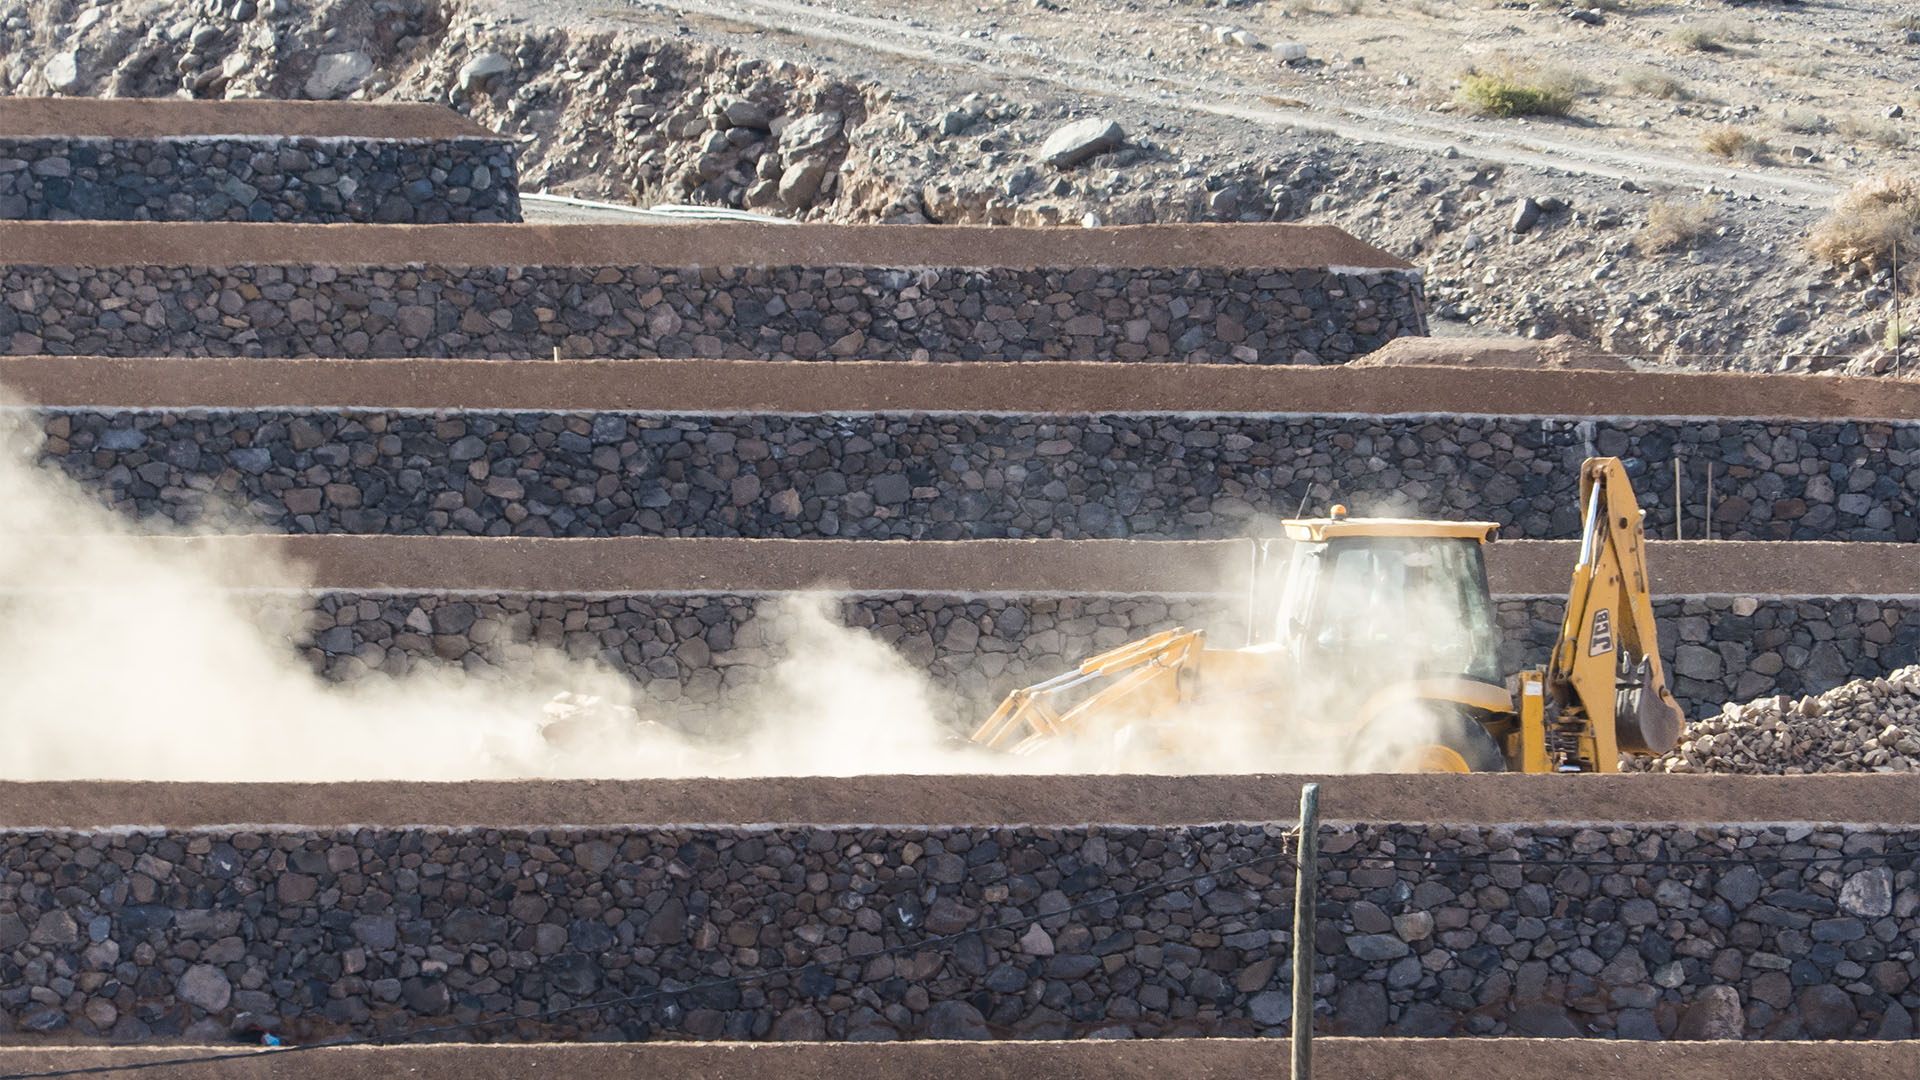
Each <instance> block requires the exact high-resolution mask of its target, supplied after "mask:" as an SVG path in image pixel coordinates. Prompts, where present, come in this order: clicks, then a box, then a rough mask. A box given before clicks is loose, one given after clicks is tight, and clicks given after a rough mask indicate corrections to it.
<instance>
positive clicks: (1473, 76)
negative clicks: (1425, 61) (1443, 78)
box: [1460, 71, 1574, 116]
mask: <svg viewBox="0 0 1920 1080" xmlns="http://www.w3.org/2000/svg"><path fill="white" fill-rule="evenodd" d="M1460 96H1461V97H1463V98H1465V99H1466V102H1467V104H1469V105H1472V106H1473V107H1474V108H1476V109H1478V110H1480V111H1481V112H1483V113H1486V114H1487V115H1489V116H1565V115H1567V110H1568V109H1571V108H1573V96H1574V89H1573V88H1572V87H1570V86H1569V85H1567V83H1566V81H1565V80H1564V79H1534V78H1529V77H1528V76H1525V75H1521V74H1519V73H1516V72H1511V71H1508V72H1500V73H1497V74H1496V73H1491V72H1478V71H1475V72H1468V73H1467V75H1466V76H1465V78H1463V79H1462V80H1461V84H1460Z"/></svg>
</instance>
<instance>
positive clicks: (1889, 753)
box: [1634, 665, 1920, 776]
mask: <svg viewBox="0 0 1920 1080" xmlns="http://www.w3.org/2000/svg"><path fill="white" fill-rule="evenodd" d="M1917 766H1920V665H1916V666H1912V667H1904V668H1901V669H1899V670H1897V671H1895V672H1893V673H1891V674H1889V675H1887V676H1886V677H1885V678H1874V679H1856V680H1854V681H1852V682H1849V683H1846V684H1845V685H1843V686H1837V687H1834V688H1833V689H1832V690H1829V691H1827V692H1826V693H1824V694H1821V695H1819V696H1817V697H1802V698H1800V699H1798V700H1790V699H1788V698H1787V697H1786V696H1785V695H1780V696H1776V697H1770V698H1761V699H1759V700H1757V701H1750V702H1747V703H1746V704H1744V705H1736V704H1731V703H1729V704H1728V705H1727V706H1726V708H1725V709H1723V710H1722V711H1721V712H1720V713H1719V714H1717V715H1715V716H1710V717H1708V718H1706V719H1704V720H1699V721H1696V722H1694V723H1692V724H1689V725H1688V726H1687V730H1686V731H1685V732H1684V733H1683V734H1682V736H1681V740H1680V745H1679V746H1677V747H1675V748H1674V749H1673V750H1671V751H1669V752H1668V753H1666V754H1663V755H1661V756H1660V757H1657V758H1652V759H1640V760H1637V761H1636V762H1635V765H1634V767H1635V768H1636V770H1640V771H1647V772H1670V773H1764V774H1772V775H1786V776H1798V775H1802V774H1806V773H1832V772H1912V771H1914V770H1915V769H1916V767H1917Z"/></svg>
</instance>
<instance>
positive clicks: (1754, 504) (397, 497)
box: [0, 303, 1920, 541]
mask: <svg viewBox="0 0 1920 1080" xmlns="http://www.w3.org/2000/svg"><path fill="white" fill-rule="evenodd" d="M5 310H7V308H6V307H5V305H4V303H0V311H5ZM1039 404H1043V403H1036V405H1039ZM45 429H46V433H47V438H46V446H45V450H44V456H45V457H46V458H47V459H49V460H51V461H54V462H56V463H57V464H58V465H59V466H60V467H61V468H62V469H63V470H65V471H66V472H67V473H68V474H69V475H70V476H72V477H74V478H76V479H78V480H81V481H83V482H87V483H91V484H99V485H102V486H103V487H104V489H105V490H106V491H107V492H108V493H109V494H108V496H107V497H108V498H109V499H111V501H113V502H114V503H115V504H116V505H119V506H121V507H123V508H125V509H126V510H128V511H129V512H133V513H137V514H140V515H143V516H144V515H156V514H157V515H163V516H165V517H168V518H170V519H172V520H174V521H178V522H194V521H200V520H202V519H203V518H205V517H206V516H207V515H208V512H209V507H210V506H211V505H214V504H215V503H216V502H218V503H223V504H225V505H230V506H237V507H243V508H244V512H243V514H242V516H243V517H244V518H246V519H247V525H246V527H248V528H253V529H266V530H271V531H285V532H299V533H317V532H352V533H434V534H446V533H453V534H473V535H493V536H502V535H509V534H511V535H520V536H613V535H649V536H748V537H795V538H819V537H843V538H849V539H868V538H883V539H936V540H950V539H974V538H983V537H1066V538H1084V537H1133V538H1138V539H1183V538H1208V537H1224V536H1236V535H1244V534H1245V533H1247V532H1248V531H1249V530H1253V529H1258V528H1259V527H1260V526H1259V525H1258V524H1257V519H1260V518H1265V517H1282V516H1288V515H1291V514H1293V513H1294V512H1295V511H1296V510H1298V508H1299V507H1300V505H1301V501H1302V500H1303V499H1305V500H1306V502H1307V505H1308V507H1309V508H1310V509H1317V508H1324V507H1325V506H1326V505H1328V504H1329V503H1331V502H1334V501H1341V502H1345V503H1346V504H1348V505H1349V506H1350V507H1352V508H1353V509H1354V511H1355V512H1356V513H1366V512H1369V511H1385V512H1413V513H1417V514H1420V515H1425V516H1433V517H1442V518H1482V519H1486V520H1491V521H1496V522H1499V523H1501V524H1502V525H1503V526H1504V527H1505V529H1504V532H1505V535H1507V536H1508V537H1509V538H1524V539H1564V538H1570V537H1573V536H1575V535H1576V533H1577V531H1578V523H1579V514H1580V507H1579V505H1578V504H1579V497H1578V483H1579V464H1580V461H1581V460H1582V459H1583V458H1584V457H1586V456H1588V455H1590V454H1593V453H1600V454H1607V455H1615V456H1620V457H1624V458H1626V459H1627V462H1628V471H1629V473H1630V474H1632V475H1633V477H1634V483H1635V484H1636V486H1637V487H1638V488H1639V490H1640V498H1641V502H1642V505H1643V506H1644V508H1645V509H1646V512H1647V529H1648V532H1649V533H1650V534H1652V535H1655V536H1671V535H1672V531H1673V513H1674V510H1673V501H1674V500H1673V483H1674V481H1673V472H1672V461H1673V458H1674V455H1675V454H1676V453H1678V454H1679V455H1680V457H1681V460H1682V462H1683V464H1684V466H1685V469H1686V470H1687V472H1688V473H1689V474H1690V475H1689V476H1688V478H1687V487H1686V492H1685V502H1686V504H1687V506H1686V509H1687V520H1686V522H1685V531H1686V535H1687V536H1689V537H1699V536H1702V535H1703V534H1704V524H1705V522H1704V516H1703V512H1702V501H1703V494H1704V490H1705V487H1706V483H1705V481H1706V473H1707V469H1708V466H1709V464H1711V465H1712V467H1713V469H1714V494H1715V499H1716V502H1715V508H1714V519H1715V520H1714V528H1713V537H1714V538H1715V539H1723V540H1748V539H1760V540H1783V539H1792V540H1881V541H1888V540H1899V541H1911V540H1915V539H1920V519H1916V517H1915V512H1916V505H1917V504H1920V469H1916V468H1914V463H1915V461H1916V448H1920V424H1914V423H1878V422H1876V423H1866V422H1846V421H1827V422H1794V421H1760V420H1742V421H1722V422H1718V423H1700V422H1695V421H1666V420H1622V421H1614V422H1601V421H1588V422H1582V423H1578V424H1575V423H1571V422H1568V421H1561V420H1538V419H1504V418H1491V417H1472V416H1469V417H1461V418H1437V417H1414V418H1388V419H1366V418H1356V417H1336V416H1307V417H1296V416H1259V417H1251V416H1232V415H1229V416H1196V415H1186V414H1179V415H1159V416H1088V417H1073V416H1069V417H1047V416H1004V415H1003V416H993V415H976V414H969V415H946V414H923V413H913V414H901V415H869V414H856V415H834V416H785V415H728V416H724V417H721V416H711V415H674V416H658V415H645V414H631V413H607V412H603V413H557V412H514V413H505V412H436V413H420V412H405V411H400V410H372V411H364V410H318V411H309V410H288V411H275V412H260V411H242V410H191V411H181V412H158V411H153V412H135V413H126V412H103V411H98V410H85V409H76V410H47V411H46V420H45Z"/></svg>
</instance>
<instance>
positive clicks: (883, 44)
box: [598, 0, 1843, 207]
mask: <svg viewBox="0 0 1920 1080" xmlns="http://www.w3.org/2000/svg"><path fill="white" fill-rule="evenodd" d="M632 6H633V7H634V8H635V9H636V10H639V11H647V12H651V13H656V14H659V15H661V16H663V17H671V15H672V14H674V13H677V14H679V15H680V16H682V17H684V16H688V15H698V16H705V17H706V18H707V19H709V20H714V21H715V22H716V23H717V24H718V25H720V26H722V27H724V26H727V25H728V24H732V25H736V26H737V25H738V24H747V25H749V26H754V27H759V28H762V29H765V30H769V31H776V32H778V33H781V34H785V35H792V36H795V37H798V38H802V39H804V40H807V41H809V42H812V43H814V44H816V45H827V46H835V47H854V48H858V49H862V50H866V51H869V52H875V53H881V54H885V55H886V56H889V57H893V58H898V59H904V60H908V61H913V62H916V63H925V64H933V65H938V66H943V67H947V68H951V69H954V70H955V71H964V72H965V73H966V74H968V75H969V76H971V77H975V78H978V77H980V76H982V75H987V74H991V75H994V76H997V77H999V78H1001V79H1004V80H1007V81H1009V82H1015V81H1033V82H1041V83H1049V84H1052V85H1054V86H1057V87H1059V88H1061V89H1065V90H1070V91H1073V92H1075V93H1080V94H1089V95H1097V96H1100V97H1105V98H1109V99H1116V100H1120V101H1131V102H1135V103H1138V104H1141V105H1149V106H1157V107H1161V108H1172V109H1177V110H1182V111H1186V112H1190V113H1195V114H1207V115H1212V116H1221V117H1229V118H1232V119H1236V120H1246V121H1252V122H1254V123H1256V124H1260V125H1262V126H1263V127H1266V128H1269V129H1273V130H1275V131H1277V132H1285V131H1287V130H1289V129H1296V128H1297V129H1301V130H1303V131H1310V132H1314V133H1316V134H1320V135H1327V136H1333V137H1336V138H1340V139H1351V140H1356V141H1360V142H1368V143H1377V144H1381V145H1385V146H1391V147H1395V148H1398V149H1405V150H1416V151H1420V152H1423V153H1431V154H1443V155H1444V154H1446V153H1447V152H1448V150H1449V149H1452V150H1454V151H1457V152H1459V153H1462V154H1470V155H1472V156H1474V157H1477V158H1480V159H1482V160H1487V161H1497V162H1501V163H1503V164H1508V165H1525V166H1530V167H1533V168H1539V169H1559V170H1563V171H1566V172H1569V173H1574V174H1579V175H1585V176H1596V177H1601V178H1605V179H1609V180H1633V181H1635V182H1637V183H1664V184H1671V185H1674V186H1678V187H1693V188H1702V187H1706V186H1709V185H1713V186H1716V187H1718V188H1719V189H1721V190H1723V191H1728V192H1732V193H1735V194H1738V195H1741V196H1746V195H1753V196H1756V197H1758V198H1760V199H1762V200H1766V201H1770V202H1781V203H1785V204H1789V205H1793V206H1803V207H1810V206H1824V205H1826V204H1827V203H1829V202H1831V201H1832V199H1833V197H1834V196H1835V195H1837V194H1838V193H1839V192H1840V190H1841V188H1842V186H1843V185H1841V184H1839V183H1836V182H1834V181H1832V180H1828V179H1825V178H1822V177H1818V176H1813V175H1808V174H1807V172H1806V171H1805V170H1797V171H1795V170H1787V169H1781V168H1762V167H1750V168H1743V169H1738V170H1734V169H1729V168H1728V167H1727V166H1726V165H1725V164H1724V163H1711V162H1705V161H1701V160H1699V159H1698V155H1694V156H1693V157H1692V158H1687V157H1681V156H1678V155H1675V154H1667V153H1656V152H1648V151H1634V150H1630V149H1624V148H1616V147H1611V146H1607V145H1603V144H1601V143H1599V142H1596V141H1580V140H1576V139H1572V138H1567V137H1564V136H1561V135H1556V134H1550V133H1549V132H1551V131H1552V130H1553V129H1552V128H1548V127H1545V126H1544V125H1535V126H1533V127H1531V128H1528V129H1525V130H1521V129H1516V128H1514V127H1513V126H1511V125H1500V124H1491V123H1476V122H1473V121H1470V120H1464V119H1455V118H1452V117H1450V116H1447V115H1445V114H1441V113H1433V112H1426V111H1421V110H1417V109H1412V108H1406V107H1399V106H1391V105H1387V106H1378V105H1367V104H1363V103H1359V102H1356V101H1352V100H1342V99H1341V98H1339V97H1337V96H1335V95H1331V94H1326V93H1320V92H1315V91H1312V90H1307V89H1301V88H1290V89H1289V90H1288V92H1287V96H1286V97H1285V98H1283V99H1280V100H1283V101H1285V102H1287V104H1284V105H1276V104H1272V103H1271V101H1272V100H1274V98H1275V95H1274V93H1273V86H1272V84H1271V82H1255V81H1251V80H1250V79H1249V78H1248V77H1247V76H1244V75H1240V74H1237V73H1224V74H1221V73H1216V74H1215V75H1214V76H1213V77H1210V78H1206V79H1201V78H1197V77H1194V76H1191V75H1186V74H1182V73H1181V72H1179V71H1177V70H1175V69H1173V68H1172V67H1171V66H1169V65H1167V64H1164V63H1157V62H1155V61H1154V60H1151V59H1148V58H1146V57H1145V56H1143V55H1139V54H1135V56H1134V57H1133V58H1132V62H1131V63H1130V64H1128V65H1125V66H1120V67H1116V65H1115V64H1114V63H1113V60H1112V59H1111V58H1109V57H1102V56H1098V55H1092V54H1089V53H1088V52H1086V51H1085V50H1084V49H1083V48H1082V47H1081V45H1080V44H1078V43H1077V42H1078V41H1084V40H1086V39H1085V38H1077V40H1076V37H1075V36H1063V37H1061V38H1057V39H1056V38H1047V37H1039V36H1031V35H1028V34H1010V35H996V36H991V37H978V36H974V35H972V34H968V33H961V32H956V31H954V30H948V29H942V28H940V27H938V26H931V25H927V24H926V23H925V22H924V21H921V20H918V19H914V18H913V17H912V14H911V13H912V12H924V11H925V10H926V9H925V8H923V7H921V6H918V5H915V6H913V7H902V6H900V5H897V4H893V3H888V2H884V0H879V2H876V0H840V2H838V3H833V4H825V3H808V2H806V0H680V2H676V3H674V4H673V5H671V6H670V7H669V6H668V5H663V4H654V3H636V4H633V5H632ZM606 10H607V9H605V8H604V7H602V8H598V11H600V12H605V11H606ZM1063 21H1064V20H1063Z"/></svg>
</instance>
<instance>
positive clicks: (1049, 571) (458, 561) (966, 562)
mask: <svg viewBox="0 0 1920 1080" xmlns="http://www.w3.org/2000/svg"><path fill="white" fill-rule="evenodd" d="M138 542H139V543H142V544H147V545H151V546H153V547H156V548H160V549H174V548H179V547H189V548H195V549H199V550H201V551H204V552H205V553H206V554H207V556H208V558H209V559H211V560H213V561H214V562H215V563H217V564H218V565H221V566H227V567H237V568H246V567H254V568H259V567H265V566H271V565H275V564H278V565H282V566H285V565H287V564H292V565H293V566H294V567H295V568H296V570H297V571H298V572H297V573H296V574H295V575H294V576H292V577H290V578H289V577H280V576H277V575H272V574H255V575H254V576H251V577H245V578H240V579H237V580H234V581H233V582H232V584H234V585H238V586H254V587H262V588H279V587H286V586H293V587H304V586H309V585H310V586H311V587H312V588H314V589H326V590H339V591H348V592H451V591H481V592H485V591H499V592H536V593H568V594H578V593H647V592H675V593H680V592H714V593H759V592H791V591H798V590H810V589H827V590H832V591H841V592H856V593H882V592H903V593H918V594H928V593H931V594H942V593H968V594H972V593H1001V594H1017V595H1022V596H1031V595H1043V594H1050V593H1051V594H1066V595H1073V596H1092V595H1100V594H1108V595H1127V596H1140V595H1177V594H1192V593H1213V592H1218V591H1220V590H1221V589H1222V588H1223V587H1231V588H1233V589H1238V588H1241V587H1243V586H1242V585H1241V584H1240V581H1241V580H1242V579H1243V578H1244V575H1245V570H1246V565H1247V562H1248V557H1249V547H1248V545H1247V543H1246V542H1244V541H1237V540H1197V541H1147V540H1140V541H1136V540H956V541H947V540H743V539H735V538H728V537H690V538H677V537H652V536H625V537H607V538H597V539H578V540H568V539H539V538H529V537H477V536H372V535H359V536H352V535H344V534H331V535H305V536H266V535H260V536H208V537H196V538H190V539H189V538H174V537H154V538H151V539H142V540H140V541H138ZM22 584H25V583H22ZM4 587H5V585H4V583H0V588H4Z"/></svg>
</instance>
